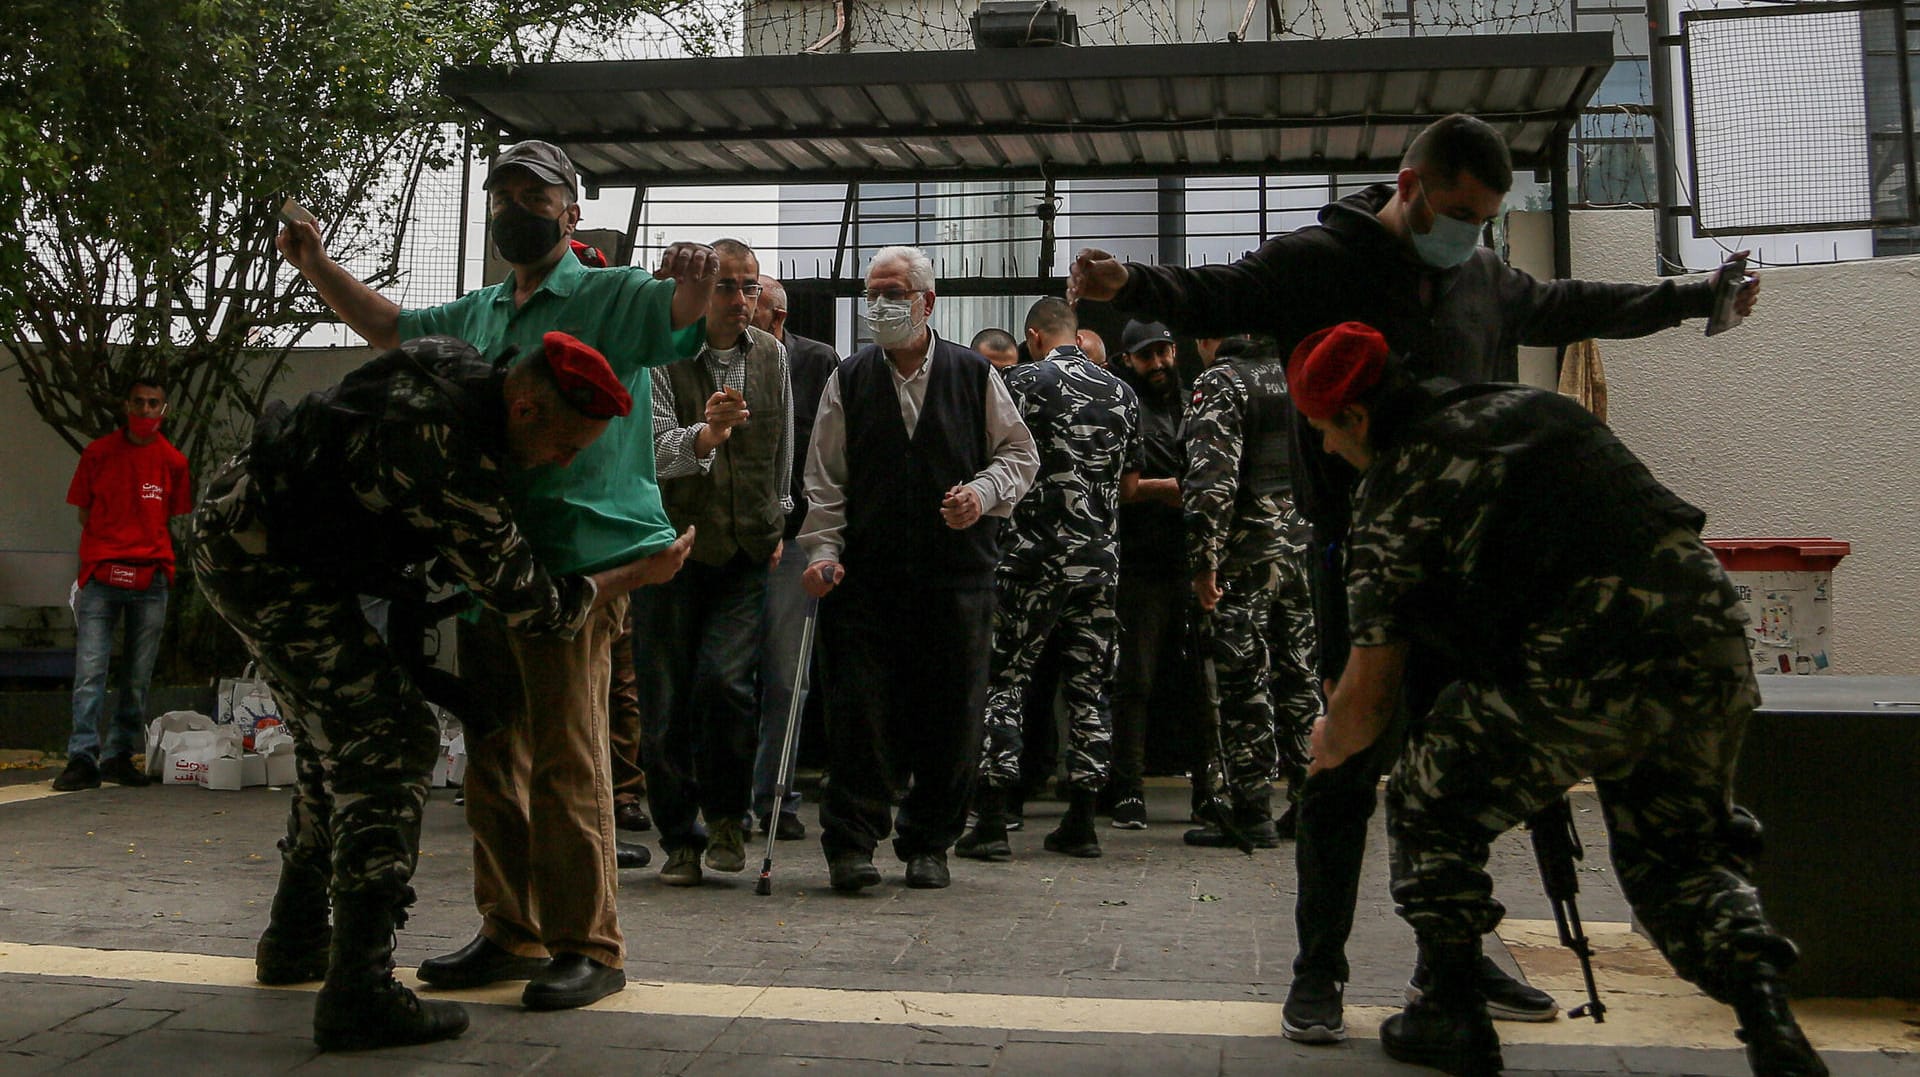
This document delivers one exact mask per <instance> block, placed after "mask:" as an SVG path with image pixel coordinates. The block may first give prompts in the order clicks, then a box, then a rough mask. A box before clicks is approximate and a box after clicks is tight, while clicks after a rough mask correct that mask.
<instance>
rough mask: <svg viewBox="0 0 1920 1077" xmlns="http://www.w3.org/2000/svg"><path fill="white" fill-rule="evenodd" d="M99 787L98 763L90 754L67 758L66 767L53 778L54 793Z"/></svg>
mask: <svg viewBox="0 0 1920 1077" xmlns="http://www.w3.org/2000/svg"><path fill="white" fill-rule="evenodd" d="M98 788H100V765H99V764H97V763H95V762H94V761H93V757H92V756H90V755H76V756H74V757H73V758H72V759H69V760H67V769H65V770H63V771H61V772H60V776H59V777H58V778H55V779H54V780H53V789H54V792H56V793H71V792H74V791H75V790H78V789H98Z"/></svg>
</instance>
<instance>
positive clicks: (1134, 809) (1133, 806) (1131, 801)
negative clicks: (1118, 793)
mask: <svg viewBox="0 0 1920 1077" xmlns="http://www.w3.org/2000/svg"><path fill="white" fill-rule="evenodd" d="M1113 828H1114V829H1115V830H1145V829H1146V828H1147V802H1146V800H1145V799H1143V798H1141V797H1138V796H1124V797H1121V798H1120V799H1119V800H1118V801H1117V802H1115V803H1114V805H1113Z"/></svg>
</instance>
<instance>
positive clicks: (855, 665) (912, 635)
mask: <svg viewBox="0 0 1920 1077" xmlns="http://www.w3.org/2000/svg"><path fill="white" fill-rule="evenodd" d="M849 575H851V573H849ZM993 606H994V594H993V590H992V588H990V587H983V588H977V589H960V590H942V589H935V588H923V587H914V586H911V585H907V586H901V585H883V584H878V583H875V582H873V581H868V582H866V583H865V584H862V583H860V582H858V581H857V580H850V581H849V582H848V583H846V584H842V585H841V586H840V587H837V588H835V589H834V590H833V591H832V592H831V593H829V594H828V595H827V597H826V598H825V599H823V600H821V603H820V622H819V632H820V651H821V654H820V666H821V680H822V682H823V685H822V687H823V688H824V689H825V698H826V708H827V783H826V790H825V799H824V801H823V802H822V804H821V806H820V826H821V834H820V845H821V847H822V848H823V849H824V850H825V851H826V854H827V856H828V857H834V856H838V855H842V854H845V853H865V854H869V855H870V854H871V853H872V852H873V850H874V848H875V847H876V846H878V845H879V843H880V841H881V839H883V838H885V837H886V836H887V835H888V834H889V833H894V834H895V835H896V837H895V840H894V843H893V849H894V852H895V854H897V855H898V856H899V857H900V858H901V859H902V860H905V859H907V858H908V857H911V856H914V855H916V854H919V853H934V852H944V851H945V850H946V849H947V847H948V846H950V845H952V844H953V842H954V840H955V839H956V838H958V837H959V836H960V833H961V831H962V830H963V829H964V828H965V823H966V814H967V800H968V798H969V797H970V796H971V795H972V793H973V781H974V772H975V770H976V769H977V768H978V766H979V762H980V748H981V740H982V735H983V730H984V719H985V714H986V705H987V664H988V658H989V655H990V651H991V643H992V639H991V637H992V626H993ZM896 803H897V804H898V805H899V807H898V810H897V811H896V810H895V807H894V806H895V804H896Z"/></svg>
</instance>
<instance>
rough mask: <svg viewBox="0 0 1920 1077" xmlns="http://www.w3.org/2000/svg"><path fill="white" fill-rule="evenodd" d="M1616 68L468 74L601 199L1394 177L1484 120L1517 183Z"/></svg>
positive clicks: (883, 68)
mask: <svg viewBox="0 0 1920 1077" xmlns="http://www.w3.org/2000/svg"><path fill="white" fill-rule="evenodd" d="M1612 64H1613V43H1612V39H1611V37H1610V35H1608V34H1606V33H1578V34H1573V33H1567V34H1514V35H1499V36H1471V37H1427V38H1384V39H1370V40H1361V41H1271V42H1242V43H1238V44H1190V45H1113V46H1102V47H1097V48H1058V49H1048V50H1045V51H1039V50H1029V49H1019V50H1011V49H1010V50H997V49H996V50H987V51H975V50H964V51H954V52H914V53H891V52H889V53H860V52H855V53H834V54H826V55H797V56H748V57H728V58H718V59H688V60H629V61H615V62H594V63H553V64H532V65H525V66H520V67H467V68H454V69H449V70H447V71H446V72H444V73H443V74H442V76H441V82H442V86H443V88H444V89H445V90H446V91H447V92H448V93H449V94H450V95H451V96H452V97H454V98H455V99H456V100H458V101H460V102H462V103H463V104H465V105H467V106H468V107H470V108H472V109H474V110H476V111H478V112H479V113H481V114H483V115H485V116H486V117H488V118H489V119H491V120H492V121H493V122H494V123H495V124H497V125H498V126H499V127H500V128H501V129H503V130H504V131H505V132H506V133H507V134H508V135H509V136H511V137H513V138H516V139H519V138H541V139H546V140H547V141H550V142H555V143H558V144H559V145H561V146H562V147H564V148H565V149H566V151H567V152H568V154H569V155H570V156H571V157H572V158H573V160H574V162H575V164H577V165H578V166H579V168H580V170H581V172H582V173H583V174H584V175H585V176H586V177H587V178H588V181H589V182H590V183H596V184H599V185H604V186H615V187H619V186H654V185H685V184H716V183H721V184H724V183H769V182H779V183H807V182H841V181H846V180H868V181H872V180H885V179H893V180H942V179H1005V178H1013V177H1033V176H1053V177H1060V178H1066V177H1081V176H1151V175H1201V174H1214V175H1251V174H1255V173H1259V172H1263V171H1265V172H1378V171H1392V170H1393V169H1395V168H1397V167H1398V164H1399V160H1400V156H1401V153H1402V151H1403V150H1405V148H1406V145H1407V142H1408V141H1409V140H1411V139H1412V137H1413V135H1414V134H1415V133H1416V132H1418V131H1419V130H1420V128H1421V127H1423V126H1425V125H1426V124H1427V123H1429V122H1431V121H1432V120H1434V119H1437V118H1439V117H1440V116H1444V115H1447V114H1448V113H1452V112H1468V113H1473V114H1475V115H1477V116H1480V117H1481V118H1482V119H1485V120H1487V121H1488V122H1489V123H1492V124H1494V125H1495V126H1496V127H1499V128H1500V129H1501V131H1502V132H1503V133H1504V134H1505V135H1506V137H1507V142H1508V145H1509V146H1510V147H1511V148H1512V150H1513V155H1514V161H1515V164H1516V165H1519V166H1521V167H1549V166H1551V165H1553V164H1554V163H1555V162H1554V161H1553V159H1552V158H1553V149H1554V144H1555V141H1556V139H1557V137H1558V136H1560V135H1563V134H1565V132H1566V131H1567V129H1568V127H1569V126H1570V125H1571V124H1572V123H1573V122H1574V120H1575V119H1576V118H1577V116H1578V114H1579V112H1580V109H1581V108H1582V107H1583V106H1585V104H1586V102H1587V100H1588V98H1590V97H1591V96H1592V94H1593V92H1594V90H1595V89H1597V88H1598V87H1599V85H1600V80H1601V78H1602V77H1603V76H1604V75H1605V74H1606V72H1607V69H1608V68H1609V67H1611V66H1612Z"/></svg>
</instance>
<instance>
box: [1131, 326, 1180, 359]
mask: <svg viewBox="0 0 1920 1077" xmlns="http://www.w3.org/2000/svg"><path fill="white" fill-rule="evenodd" d="M1161 341H1166V342H1167V343H1168V344H1171V343H1173V334H1172V333H1169V332H1167V327H1166V326H1164V325H1161V324H1160V323H1159V322H1128V323H1127V328H1126V331H1125V332H1123V333H1121V334H1120V350H1121V351H1123V352H1126V353H1127V354H1128V355H1138V354H1140V353H1141V352H1143V351H1145V350H1146V349H1147V348H1149V347H1151V346H1152V345H1155V344H1158V343H1160V342H1161Z"/></svg>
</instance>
